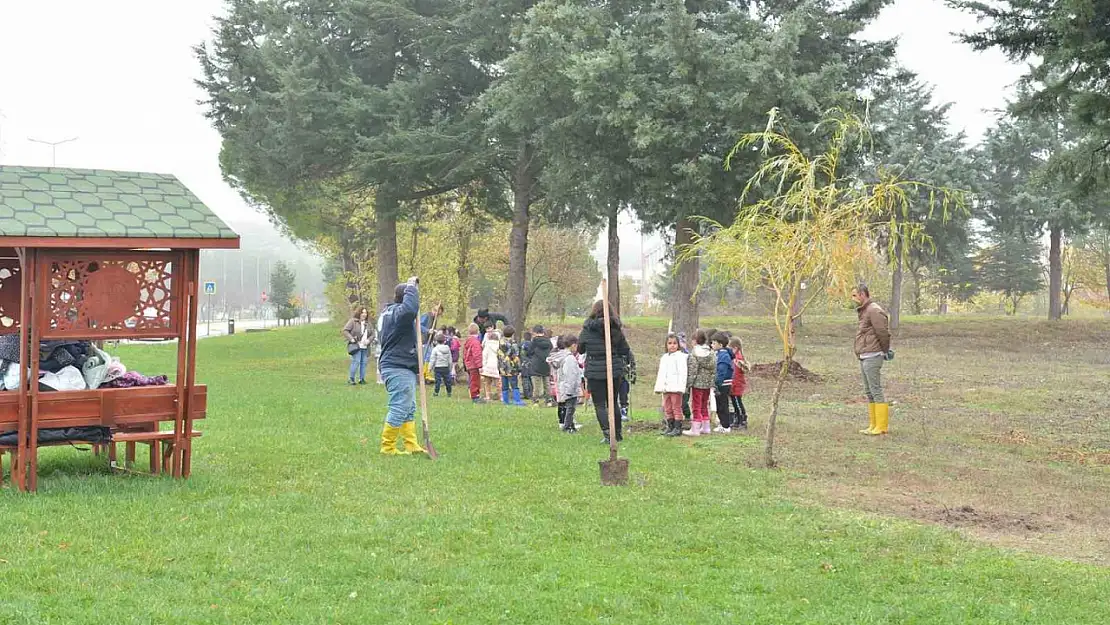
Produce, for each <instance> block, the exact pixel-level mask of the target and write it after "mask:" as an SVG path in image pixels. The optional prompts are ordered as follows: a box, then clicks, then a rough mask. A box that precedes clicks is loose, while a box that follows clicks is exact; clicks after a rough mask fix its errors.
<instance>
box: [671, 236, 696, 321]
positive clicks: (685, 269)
mask: <svg viewBox="0 0 1110 625" xmlns="http://www.w3.org/2000/svg"><path fill="white" fill-rule="evenodd" d="M694 227H695V225H694V222H693V221H691V220H689V219H680V220H679V221H678V223H677V224H675V237H674V242H675V249H676V250H677V251H681V250H682V246H684V245H689V244H690V243H692V242H693V237H692V234H691V232H692V230H693V229H694ZM675 262H676V263H678V261H677V260H676V261H675ZM700 273H701V263H700V262H699V261H698V260H697V259H693V260H688V261H686V262H683V263H679V264H678V269H677V272H676V274H675V277H674V287H673V295H674V304H673V307H672V316H671V320H672V322H673V328H674V331H675V332H685V333H686V336H687V338H688V339H689V340H691V341H692V340H693V338H694V332H696V331H697V329H698V324H699V323H700V320H699V319H698V301H697V299H696V296H695V293H696V291H697V288H698V279H699V274H700Z"/></svg>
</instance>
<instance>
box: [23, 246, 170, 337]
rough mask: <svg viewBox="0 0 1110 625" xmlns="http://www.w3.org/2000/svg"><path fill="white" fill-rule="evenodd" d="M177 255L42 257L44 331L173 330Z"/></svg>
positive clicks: (165, 333)
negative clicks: (45, 306) (44, 304)
mask: <svg viewBox="0 0 1110 625" xmlns="http://www.w3.org/2000/svg"><path fill="white" fill-rule="evenodd" d="M176 260H177V258H176V257H174V256H168V255H165V254H154V255H135V256H134V257H132V258H126V257H94V258H84V257H81V258H78V257H64V258H52V259H47V260H46V263H45V267H44V271H45V274H46V299H47V302H48V304H49V308H48V310H47V318H46V320H45V321H46V323H45V332H44V336H45V337H52V338H56V337H65V336H70V337H84V338H91V337H93V336H95V337H101V336H121V337H127V336H139V337H142V336H146V337H172V336H177V335H178V328H179V327H180V325H179V320H178V319H177V316H178V308H179V307H178V306H177V300H178V294H177V293H176V292H174V288H175V285H174V277H175V268H176V267H178V266H179V263H178V262H176Z"/></svg>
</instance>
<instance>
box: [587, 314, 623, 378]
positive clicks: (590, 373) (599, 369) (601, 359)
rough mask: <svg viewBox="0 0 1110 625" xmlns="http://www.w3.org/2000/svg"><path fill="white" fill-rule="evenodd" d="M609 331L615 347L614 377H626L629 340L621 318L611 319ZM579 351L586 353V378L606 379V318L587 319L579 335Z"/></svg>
mask: <svg viewBox="0 0 1110 625" xmlns="http://www.w3.org/2000/svg"><path fill="white" fill-rule="evenodd" d="M609 332H610V335H611V337H612V348H613V379H614V380H619V379H621V378H623V377H624V369H625V366H626V365H627V363H628V351H629V350H628V341H627V340H626V339H625V338H624V332H621V322H620V320H619V319H616V318H611V319H610V320H609ZM578 351H579V353H583V354H585V355H586V379H587V380H604V379H605V377H606V375H605V320H604V319H600V318H598V319H587V320H586V322H585V323H583V324H582V333H581V334H579V335H578Z"/></svg>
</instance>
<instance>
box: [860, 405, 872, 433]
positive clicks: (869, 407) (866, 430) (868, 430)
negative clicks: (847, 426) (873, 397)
mask: <svg viewBox="0 0 1110 625" xmlns="http://www.w3.org/2000/svg"><path fill="white" fill-rule="evenodd" d="M867 417H868V425H867V427H866V428H864V429H862V430H860V431H859V433H860V434H871V433H873V432H874V431H875V404H867Z"/></svg>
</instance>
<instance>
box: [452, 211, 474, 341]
mask: <svg viewBox="0 0 1110 625" xmlns="http://www.w3.org/2000/svg"><path fill="white" fill-rule="evenodd" d="M458 236H459V268H458V270H457V271H458V276H459V291H458V293H457V294H456V299H455V307H456V309H457V310H458V314H457V316H456V317H455V319H456V324H457V325H458V326H459V329H460V330H462V327H463V326H464V325H466V318H467V316H468V313H469V312H470V241H471V236H472V233H471V231H470V225H469V224H466V225H464V226H463V230H462V232H460V233H459V234H458Z"/></svg>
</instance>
